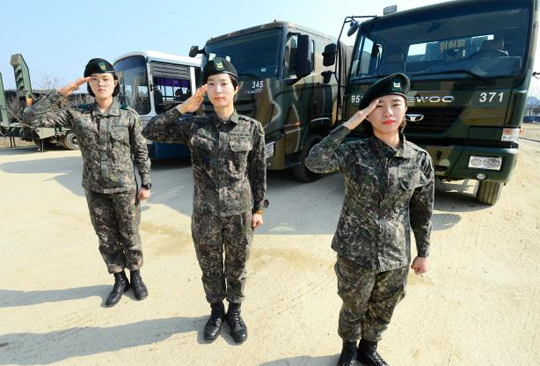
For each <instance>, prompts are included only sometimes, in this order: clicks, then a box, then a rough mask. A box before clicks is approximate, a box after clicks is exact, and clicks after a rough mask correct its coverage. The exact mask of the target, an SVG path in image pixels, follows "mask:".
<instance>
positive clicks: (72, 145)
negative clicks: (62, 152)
mask: <svg viewBox="0 0 540 366" xmlns="http://www.w3.org/2000/svg"><path fill="white" fill-rule="evenodd" d="M62 146H64V147H65V148H66V149H68V150H79V143H78V141H77V135H75V134H74V133H73V132H71V131H70V132H68V133H66V135H65V136H64V138H63V139H62Z"/></svg>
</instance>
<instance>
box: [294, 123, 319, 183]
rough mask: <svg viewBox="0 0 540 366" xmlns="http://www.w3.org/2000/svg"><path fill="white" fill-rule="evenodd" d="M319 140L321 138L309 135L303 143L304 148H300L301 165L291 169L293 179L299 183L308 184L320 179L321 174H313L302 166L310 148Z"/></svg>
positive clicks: (316, 135)
mask: <svg viewBox="0 0 540 366" xmlns="http://www.w3.org/2000/svg"><path fill="white" fill-rule="evenodd" d="M321 140H322V136H321V135H319V134H316V133H314V134H312V135H309V136H308V138H307V140H306V142H305V143H304V147H303V148H302V156H301V163H300V164H298V165H296V166H293V168H292V172H293V175H294V177H295V178H296V179H297V180H299V181H300V182H304V183H310V182H313V181H316V180H317V179H319V178H320V177H321V175H322V174H318V173H313V172H312V171H311V170H309V169H308V168H307V166H306V164H304V160H305V159H306V157H307V156H308V154H309V152H310V150H311V148H312V147H313V146H315V145H316V144H318V143H319V142H320V141H321Z"/></svg>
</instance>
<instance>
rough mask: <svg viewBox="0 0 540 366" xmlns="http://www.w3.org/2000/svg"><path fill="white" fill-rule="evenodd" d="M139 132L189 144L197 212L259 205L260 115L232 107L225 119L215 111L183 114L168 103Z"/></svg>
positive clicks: (234, 211) (225, 212)
mask: <svg viewBox="0 0 540 366" xmlns="http://www.w3.org/2000/svg"><path fill="white" fill-rule="evenodd" d="M181 116H182V117H181ZM180 117H181V118H180ZM143 135H144V136H145V137H146V138H147V139H149V140H152V141H157V142H164V143H180V144H184V145H187V146H188V147H189V149H190V151H191V163H192V168H193V175H194V180H195V182H194V183H195V187H194V192H193V209H194V211H195V212H197V213H199V214H209V215H213V216H231V215H238V214H242V213H245V212H248V211H249V210H251V209H253V210H254V211H255V210H259V209H262V208H263V200H264V194H265V191H266V159H265V156H264V129H263V127H262V125H261V124H260V123H259V122H258V121H256V120H254V119H252V118H249V117H246V116H243V115H239V114H238V113H237V112H236V111H234V113H233V114H232V116H231V118H230V119H229V120H228V121H223V120H221V119H220V118H219V117H218V116H217V115H216V114H215V113H212V114H209V115H204V116H195V115H192V114H185V115H181V114H180V112H179V111H178V109H177V108H172V109H171V110H169V111H167V112H166V113H164V114H161V115H159V116H156V117H154V118H152V119H151V120H150V121H149V122H148V124H147V125H146V127H145V128H144V130H143Z"/></svg>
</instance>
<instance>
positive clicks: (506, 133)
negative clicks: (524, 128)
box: [501, 128, 520, 142]
mask: <svg viewBox="0 0 540 366" xmlns="http://www.w3.org/2000/svg"><path fill="white" fill-rule="evenodd" d="M519 133H520V129H519V128H504V129H503V133H502V136H501V141H509V142H518V141H519Z"/></svg>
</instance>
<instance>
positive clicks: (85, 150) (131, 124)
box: [23, 91, 150, 193]
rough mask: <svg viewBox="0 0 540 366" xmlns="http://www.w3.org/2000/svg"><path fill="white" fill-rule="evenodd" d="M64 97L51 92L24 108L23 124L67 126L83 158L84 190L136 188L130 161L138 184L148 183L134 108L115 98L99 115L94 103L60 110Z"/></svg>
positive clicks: (143, 144) (145, 155) (147, 163)
mask: <svg viewBox="0 0 540 366" xmlns="http://www.w3.org/2000/svg"><path fill="white" fill-rule="evenodd" d="M65 104H66V98H64V97H63V96H62V95H61V94H60V93H58V92H57V91H52V92H51V93H49V94H47V95H46V96H45V97H44V98H42V99H40V100H39V101H38V102H36V103H35V104H33V105H32V106H31V107H28V108H27V109H26V110H25V112H24V116H23V123H24V125H26V126H28V127H32V128H36V127H68V128H70V129H71V130H72V131H73V132H74V133H75V135H76V136H77V142H78V143H79V147H80V149H81V154H82V158H83V178H82V186H83V187H84V189H86V190H89V191H92V192H97V193H116V192H125V191H128V190H134V189H136V180H135V172H134V161H135V164H136V165H137V168H138V171H139V175H140V177H141V182H142V184H147V183H149V182H150V159H149V157H148V149H147V147H146V140H145V139H144V137H143V136H142V134H141V131H142V125H141V121H140V119H139V115H138V114H137V112H136V111H135V110H134V109H131V108H129V107H124V106H121V105H119V103H118V101H117V100H116V99H115V100H114V102H113V104H112V105H111V107H110V108H109V110H108V111H107V112H105V113H101V112H100V111H99V108H98V107H97V104H95V103H94V104H83V105H79V106H76V107H67V108H65V107H63V106H64V105H65Z"/></svg>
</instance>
